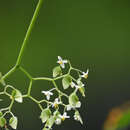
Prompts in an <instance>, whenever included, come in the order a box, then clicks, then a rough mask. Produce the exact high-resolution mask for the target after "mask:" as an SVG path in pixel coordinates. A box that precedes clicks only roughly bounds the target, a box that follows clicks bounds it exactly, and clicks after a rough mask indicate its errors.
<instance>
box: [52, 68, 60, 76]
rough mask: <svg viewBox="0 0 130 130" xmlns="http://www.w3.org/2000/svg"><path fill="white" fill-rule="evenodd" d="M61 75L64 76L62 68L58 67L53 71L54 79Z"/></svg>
mask: <svg viewBox="0 0 130 130" xmlns="http://www.w3.org/2000/svg"><path fill="white" fill-rule="evenodd" d="M61 74H62V70H61V67H60V66H57V67H55V68H54V69H53V77H56V76H58V75H61Z"/></svg>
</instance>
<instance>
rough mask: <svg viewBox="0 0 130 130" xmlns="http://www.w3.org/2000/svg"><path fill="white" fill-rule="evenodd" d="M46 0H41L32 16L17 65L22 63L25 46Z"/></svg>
mask: <svg viewBox="0 0 130 130" xmlns="http://www.w3.org/2000/svg"><path fill="white" fill-rule="evenodd" d="M43 1H44V0H39V2H38V4H37V7H36V10H35V12H34V15H33V17H32V20H31V22H30V25H29V27H28V30H27V33H26V35H25V38H24V41H23V44H22V47H21V50H20V53H19V56H18V58H17V61H16V66H19V65H20V63H21V60H22V57H23V53H24V50H25V47H26V45H27V41H28V40H29V37H30V34H31V32H32V29H33V27H34V25H35V22H36V19H37V17H38V13H39V10H40V8H41V6H42V3H43Z"/></svg>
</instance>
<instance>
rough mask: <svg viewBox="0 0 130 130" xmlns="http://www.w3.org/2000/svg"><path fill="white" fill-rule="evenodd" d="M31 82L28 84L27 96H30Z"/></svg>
mask: <svg viewBox="0 0 130 130" xmlns="http://www.w3.org/2000/svg"><path fill="white" fill-rule="evenodd" d="M32 82H33V81H32V80H31V81H30V84H29V87H28V92H27V95H28V96H30V93H31V89H32Z"/></svg>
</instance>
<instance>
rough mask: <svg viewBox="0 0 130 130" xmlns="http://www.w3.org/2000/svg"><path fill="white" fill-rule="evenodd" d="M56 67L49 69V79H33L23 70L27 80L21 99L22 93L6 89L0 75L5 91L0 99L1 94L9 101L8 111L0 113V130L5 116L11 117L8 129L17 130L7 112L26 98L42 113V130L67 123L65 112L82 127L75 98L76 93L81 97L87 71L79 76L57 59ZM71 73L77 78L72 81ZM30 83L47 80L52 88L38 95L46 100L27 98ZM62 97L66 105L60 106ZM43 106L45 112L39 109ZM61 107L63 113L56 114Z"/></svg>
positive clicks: (4, 109)
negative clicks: (26, 89) (60, 83)
mask: <svg viewBox="0 0 130 130" xmlns="http://www.w3.org/2000/svg"><path fill="white" fill-rule="evenodd" d="M57 63H58V64H59V65H58V66H56V67H55V68H54V69H53V78H46V77H41V78H33V77H31V76H30V75H29V74H28V72H25V70H23V72H24V73H25V74H27V76H28V77H29V78H30V79H31V81H30V85H29V89H28V92H27V94H25V95H22V93H21V92H20V91H19V90H17V89H16V88H15V87H13V86H11V85H6V84H5V82H4V80H3V79H2V74H1V73H0V83H2V85H3V86H4V87H5V88H4V91H3V92H0V95H3V94H5V95H6V96H8V97H9V98H10V99H11V103H10V105H9V107H7V108H2V109H0V127H2V128H5V127H6V126H7V121H6V119H5V118H4V117H5V115H6V114H8V113H9V114H11V116H12V117H11V118H10V120H9V125H10V126H11V127H12V128H13V129H17V124H18V119H17V117H16V116H14V115H13V113H12V111H11V108H12V106H13V103H14V101H16V102H18V103H23V98H24V97H27V98H30V99H31V100H32V101H34V102H35V103H37V104H38V106H39V107H40V109H41V110H42V112H41V115H40V119H41V120H42V123H45V124H44V128H43V130H51V129H52V126H53V125H54V124H56V125H60V124H61V123H62V122H63V121H65V120H66V119H69V118H70V116H69V115H68V113H67V112H68V111H74V112H75V113H74V116H73V118H74V120H76V121H79V122H80V123H81V124H83V121H82V118H81V116H80V113H79V111H78V109H79V108H80V107H81V101H80V100H79V97H78V96H77V95H78V92H79V94H81V95H82V96H83V97H85V84H84V83H83V80H82V79H83V78H85V79H87V78H88V73H89V70H88V69H87V72H82V71H80V70H79V69H75V68H73V67H72V66H71V64H70V62H69V60H64V59H62V58H61V57H60V56H58V61H57ZM67 64H68V65H69V70H68V72H67V73H65V71H66V70H67V69H66V70H65V67H66V66H67ZM63 69H64V71H63ZM72 70H73V71H76V72H77V74H78V78H74V76H73V75H72V74H71V71H72ZM63 72H64V73H65V74H64V73H63ZM33 80H47V81H49V82H52V84H53V86H54V87H53V88H52V89H50V90H47V91H45V90H44V91H41V93H42V94H43V95H44V96H45V98H46V99H44V100H41V101H38V100H37V99H35V98H34V97H32V96H31V88H32V81H33ZM56 80H62V85H61V87H63V89H64V90H67V89H69V88H70V89H72V92H71V93H70V94H66V92H63V91H61V90H62V89H61V88H59V86H57V83H56ZM8 88H9V89H12V92H11V93H8V91H7V89H8ZM55 92H56V93H57V94H58V96H57V97H56V98H55V99H53V98H52V96H55ZM68 92H69V91H68ZM62 97H65V98H67V101H68V103H64V100H63V101H62ZM0 101H2V99H0ZM43 102H44V103H46V106H47V108H45V109H43V106H42V103H43ZM61 107H62V108H64V111H62V112H60V111H61V110H62V109H61ZM53 111H54V112H53Z"/></svg>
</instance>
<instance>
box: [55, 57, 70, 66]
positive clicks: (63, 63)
mask: <svg viewBox="0 0 130 130" xmlns="http://www.w3.org/2000/svg"><path fill="white" fill-rule="evenodd" d="M67 62H68V61H67V60H63V59H62V58H61V57H60V56H58V61H57V63H59V64H60V66H61V67H62V68H65V64H66V63H67Z"/></svg>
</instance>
